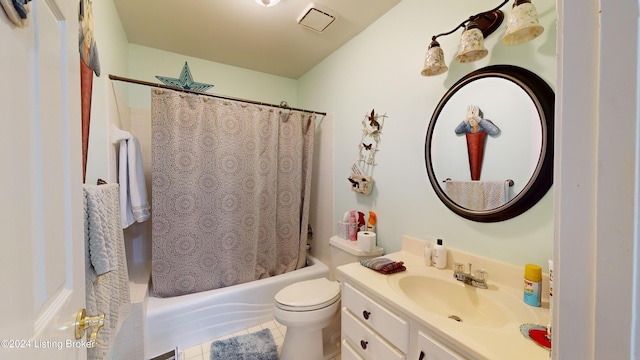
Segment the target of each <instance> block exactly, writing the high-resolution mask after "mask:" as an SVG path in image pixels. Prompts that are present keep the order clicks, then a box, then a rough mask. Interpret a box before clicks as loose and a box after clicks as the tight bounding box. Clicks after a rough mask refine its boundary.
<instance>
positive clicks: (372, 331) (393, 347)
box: [342, 282, 409, 360]
mask: <svg viewBox="0 0 640 360" xmlns="http://www.w3.org/2000/svg"><path fill="white" fill-rule="evenodd" d="M342 306H343V308H342V340H343V342H346V343H347V344H348V345H350V347H351V348H352V349H348V350H347V351H350V350H353V349H355V351H356V352H357V354H359V355H360V356H361V358H362V359H370V360H378V359H379V360H403V359H406V356H405V354H406V352H407V351H408V349H409V322H408V321H407V320H406V319H404V318H403V317H401V316H398V315H397V314H395V313H394V312H393V311H390V310H389V309H387V308H386V307H385V306H383V305H381V304H380V303H379V302H377V301H375V300H373V299H372V298H371V297H370V296H368V295H365V294H364V293H362V292H361V291H359V290H357V289H356V288H355V287H354V286H353V285H351V284H349V283H348V282H346V283H343V286H342ZM344 353H345V351H344V349H343V354H344ZM343 356H344V355H343ZM346 358H349V357H346ZM355 358H356V359H357V357H355Z"/></svg>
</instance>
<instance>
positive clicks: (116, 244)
mask: <svg viewBox="0 0 640 360" xmlns="http://www.w3.org/2000/svg"><path fill="white" fill-rule="evenodd" d="M118 193H119V186H118V184H107V185H84V195H85V196H84V210H85V232H84V235H85V286H86V303H87V304H86V308H87V314H89V315H91V316H94V315H98V314H104V315H105V320H104V325H103V326H102V327H101V328H100V330H99V332H98V338H97V342H96V346H95V347H93V348H90V349H88V352H87V358H88V359H89V360H94V359H96V360H97V359H100V360H102V359H106V358H107V356H108V354H109V351H110V350H111V347H112V346H113V343H114V341H115V339H116V335H117V334H118V331H120V328H121V327H122V323H123V322H124V321H125V319H126V318H127V316H129V314H130V312H131V296H130V293H129V272H128V269H127V260H126V255H125V250H124V236H123V233H122V228H121V226H120V208H119V201H118V197H119V194H118ZM101 248H102V249H103V250H104V253H103V254H102V255H98V254H97V252H98V251H99V249H101ZM103 257H108V260H107V259H103ZM103 263H106V264H109V266H108V267H112V266H114V265H115V267H114V268H113V269H111V270H109V271H107V272H103V271H104V270H105V268H106V266H105V265H103Z"/></svg>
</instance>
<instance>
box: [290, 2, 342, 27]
mask: <svg viewBox="0 0 640 360" xmlns="http://www.w3.org/2000/svg"><path fill="white" fill-rule="evenodd" d="M336 17H337V16H336V14H335V12H333V11H332V10H329V9H327V8H325V7H320V6H317V5H316V4H311V5H309V7H307V10H306V11H305V12H304V13H302V16H300V18H298V24H300V26H302V27H305V28H307V29H311V30H313V31H317V32H323V31H325V30H326V29H327V28H328V27H329V25H331V24H332V23H333V22H334V21H335V20H336Z"/></svg>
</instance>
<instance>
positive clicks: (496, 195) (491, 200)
mask: <svg viewBox="0 0 640 360" xmlns="http://www.w3.org/2000/svg"><path fill="white" fill-rule="evenodd" d="M482 186H483V187H484V209H485V210H491V209H495V208H499V207H500V206H502V205H504V204H506V203H507V201H509V182H508V181H502V180H496V181H483V182H482Z"/></svg>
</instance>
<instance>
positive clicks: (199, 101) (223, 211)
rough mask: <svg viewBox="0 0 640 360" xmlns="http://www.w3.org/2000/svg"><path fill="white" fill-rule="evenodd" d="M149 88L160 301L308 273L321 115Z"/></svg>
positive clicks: (155, 278) (155, 256)
mask: <svg viewBox="0 0 640 360" xmlns="http://www.w3.org/2000/svg"><path fill="white" fill-rule="evenodd" d="M151 91H152V101H151V102H152V106H151V111H152V133H153V138H152V139H153V140H152V141H153V143H152V151H153V186H152V208H153V209H154V211H153V218H152V221H153V227H152V279H153V289H154V293H155V295H156V296H158V297H170V296H178V295H183V294H189V293H194V292H199V291H205V290H210V289H216V288H221V287H225V286H230V285H234V284H240V283H245V282H248V281H253V280H257V279H262V278H266V277H269V276H274V275H279V274H283V273H285V272H288V271H291V270H295V269H298V268H301V267H303V266H304V264H305V253H306V239H307V224H308V217H309V194H310V185H311V162H312V151H313V138H314V131H315V115H310V114H306V113H300V112H295V111H293V112H289V111H284V110H279V109H274V108H271V107H266V106H261V105H252V104H247V103H244V102H239V101H230V100H223V99H217V98H212V97H207V96H199V95H190V94H185V93H180V92H176V91H171V90H160V89H152V90H151Z"/></svg>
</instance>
